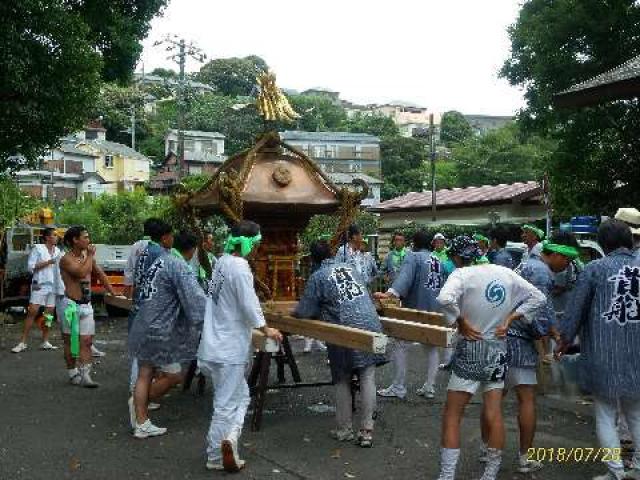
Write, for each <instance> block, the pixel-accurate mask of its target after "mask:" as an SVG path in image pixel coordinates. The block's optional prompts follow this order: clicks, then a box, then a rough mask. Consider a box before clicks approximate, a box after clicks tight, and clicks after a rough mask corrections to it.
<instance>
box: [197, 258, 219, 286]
mask: <svg viewBox="0 0 640 480" xmlns="http://www.w3.org/2000/svg"><path fill="white" fill-rule="evenodd" d="M207 258H208V259H209V265H211V270H212V271H213V264H214V262H215V255H214V254H213V253H211V252H207ZM198 278H199V279H200V280H206V279H207V272H206V270H205V269H204V267H203V266H202V265H200V266H199V267H198Z"/></svg>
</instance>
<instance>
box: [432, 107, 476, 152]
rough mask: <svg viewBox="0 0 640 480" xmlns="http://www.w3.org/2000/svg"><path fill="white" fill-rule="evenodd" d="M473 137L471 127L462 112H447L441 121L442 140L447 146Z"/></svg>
mask: <svg viewBox="0 0 640 480" xmlns="http://www.w3.org/2000/svg"><path fill="white" fill-rule="evenodd" d="M472 135H473V129H472V128H471V125H470V124H469V122H468V121H467V119H466V118H464V115H462V114H461V113H460V112H456V111H455V110H451V111H449V112H445V113H444V114H443V115H442V119H441V120H440V139H441V140H442V142H443V143H444V144H445V145H446V146H447V147H451V146H452V145H454V144H456V143H460V142H464V141H465V140H466V139H467V138H469V137H471V136H472Z"/></svg>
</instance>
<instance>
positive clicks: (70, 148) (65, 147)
mask: <svg viewBox="0 0 640 480" xmlns="http://www.w3.org/2000/svg"><path fill="white" fill-rule="evenodd" d="M74 143H77V142H74ZM74 143H69V142H67V141H66V140H64V139H63V142H62V143H61V144H60V151H61V152H64V153H72V154H74V155H82V156H84V157H97V156H98V155H95V154H93V153H91V152H85V151H84V150H80V149H79V148H76V146H75V144H74Z"/></svg>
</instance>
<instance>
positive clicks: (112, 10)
mask: <svg viewBox="0 0 640 480" xmlns="http://www.w3.org/2000/svg"><path fill="white" fill-rule="evenodd" d="M165 4H166V0H141V1H136V2H130V1H113V2H103V1H100V0H21V1H10V2H0V17H1V18H2V20H3V28H2V29H0V45H2V48H1V49H0V63H1V64H2V66H3V68H2V69H0V171H2V172H5V171H6V170H7V169H18V168H21V167H23V166H24V165H25V164H24V163H23V162H17V161H16V160H15V158H14V157H15V155H16V154H17V153H20V154H22V155H23V156H24V157H25V158H26V159H27V160H28V161H29V162H31V163H32V162H33V161H34V160H35V158H36V157H37V156H38V154H40V153H41V152H42V151H43V150H44V149H45V148H46V147H48V146H50V145H54V144H56V143H57V142H58V140H59V137H61V136H62V135H65V134H67V133H69V132H70V131H73V130H76V129H78V128H80V127H82V125H83V123H84V122H85V120H86V118H87V115H88V114H89V112H90V109H91V106H92V105H93V104H94V102H95V100H96V99H97V97H98V92H99V87H100V78H101V77H102V78H104V79H107V80H119V81H126V80H128V78H129V77H130V75H131V72H132V70H133V67H134V65H135V63H136V62H137V60H138V57H139V55H140V53H141V51H142V46H141V45H140V43H139V42H140V40H141V39H142V38H144V37H145V36H146V34H147V32H148V29H149V22H150V20H151V18H152V17H153V16H154V15H156V14H157V13H158V12H159V11H160V10H161V9H162V7H163V6H164V5H165Z"/></svg>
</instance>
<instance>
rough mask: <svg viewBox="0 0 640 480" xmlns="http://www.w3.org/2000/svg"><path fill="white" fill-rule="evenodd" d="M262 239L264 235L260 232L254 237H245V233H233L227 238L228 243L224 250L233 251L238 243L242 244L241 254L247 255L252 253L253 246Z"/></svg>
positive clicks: (226, 251)
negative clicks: (233, 234)
mask: <svg viewBox="0 0 640 480" xmlns="http://www.w3.org/2000/svg"><path fill="white" fill-rule="evenodd" d="M260 240H262V235H260V233H258V234H257V235H255V236H253V237H245V236H244V235H240V236H239V237H234V236H232V235H229V238H227V243H226V244H225V246H224V251H225V253H233V252H234V251H235V249H236V245H240V255H242V256H243V257H246V256H247V255H249V254H250V253H251V250H252V249H253V247H254V246H255V245H256V244H257V243H260Z"/></svg>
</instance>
